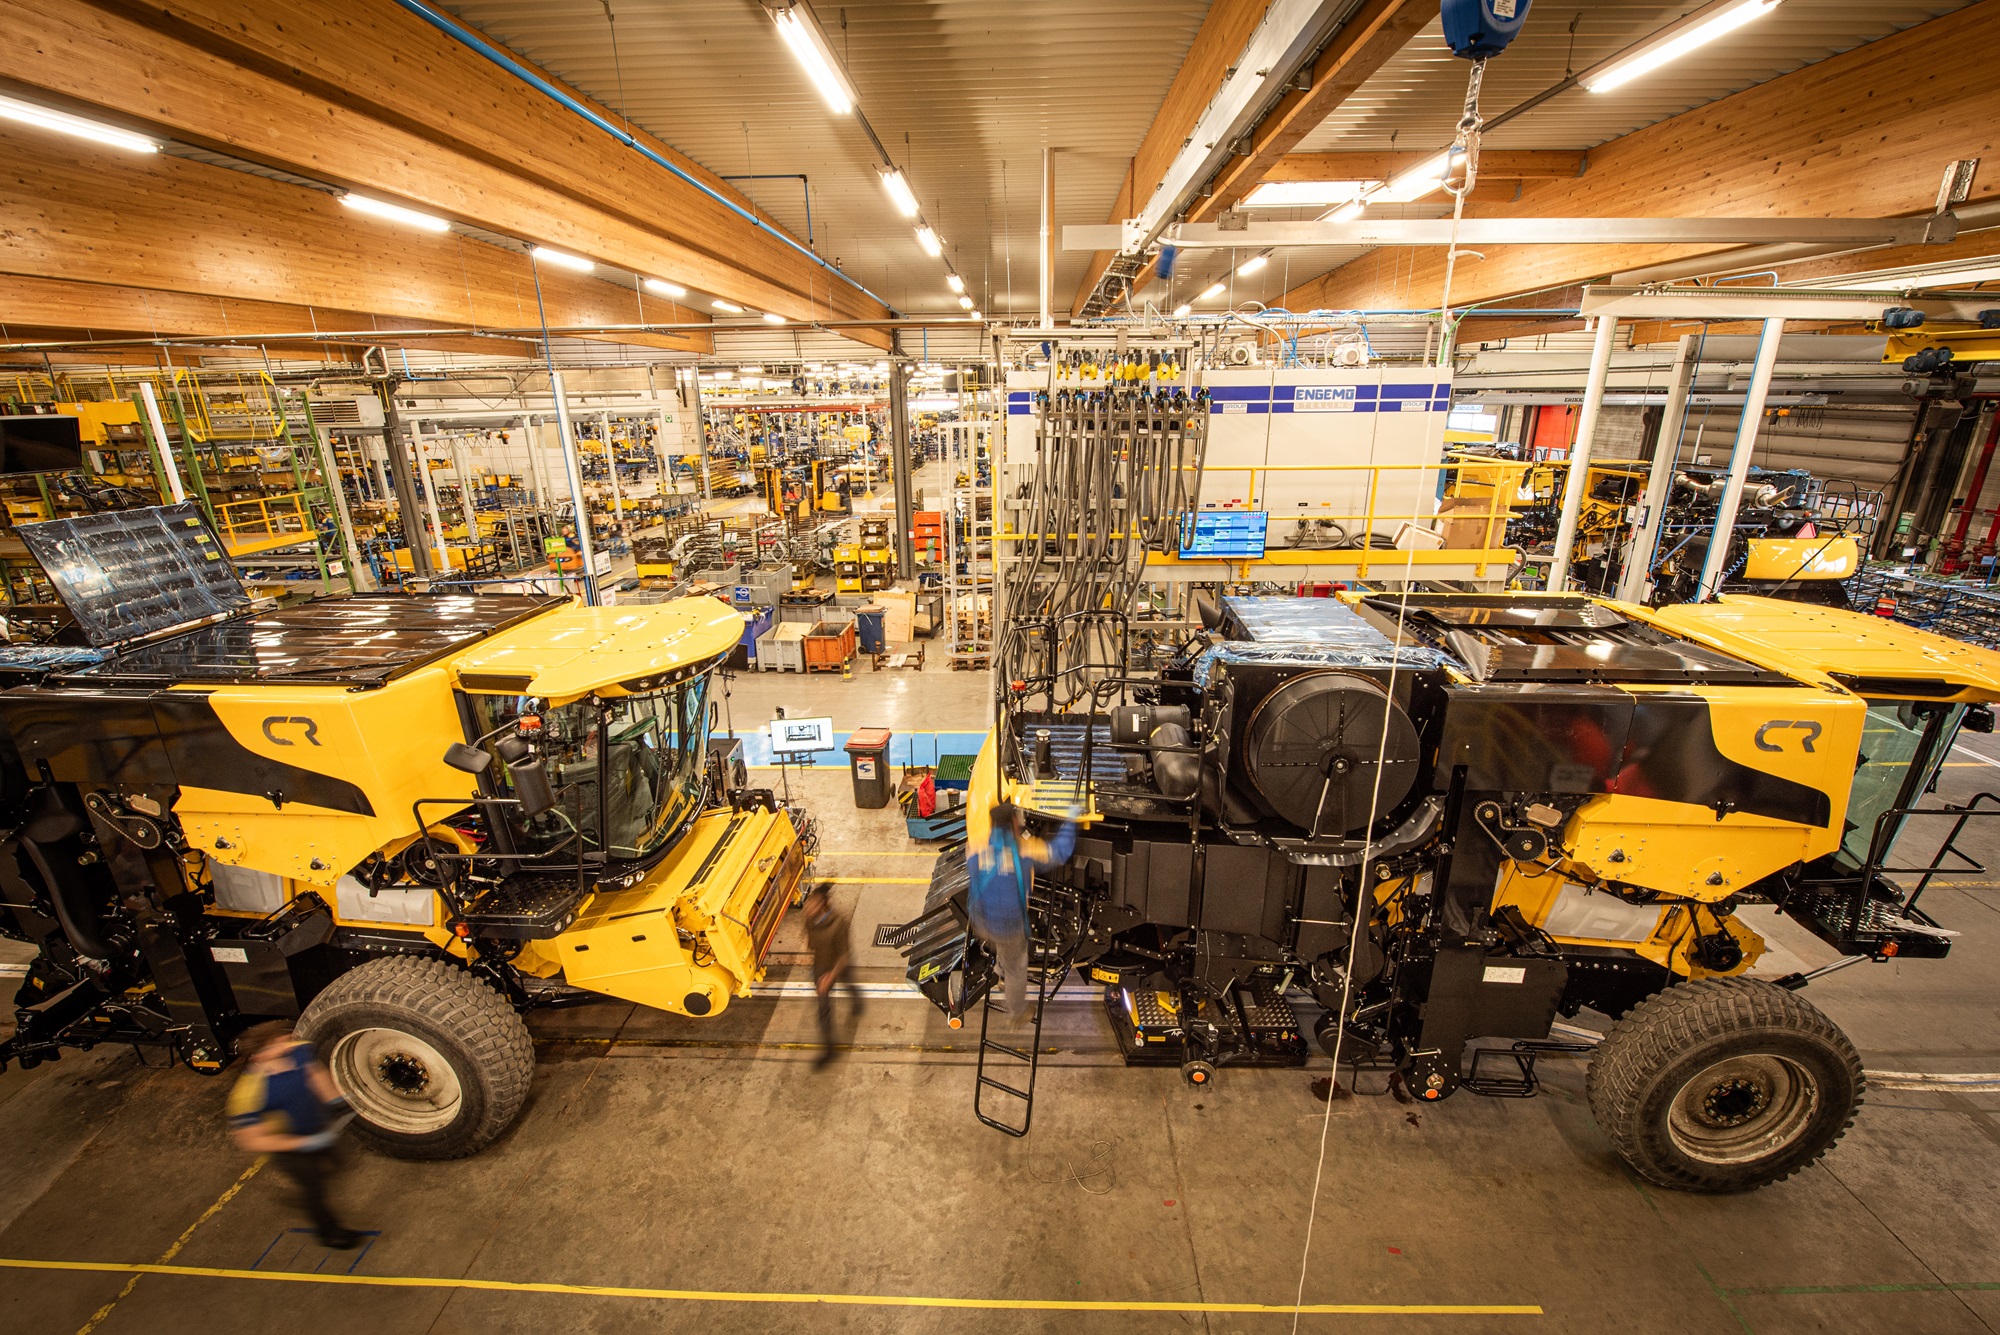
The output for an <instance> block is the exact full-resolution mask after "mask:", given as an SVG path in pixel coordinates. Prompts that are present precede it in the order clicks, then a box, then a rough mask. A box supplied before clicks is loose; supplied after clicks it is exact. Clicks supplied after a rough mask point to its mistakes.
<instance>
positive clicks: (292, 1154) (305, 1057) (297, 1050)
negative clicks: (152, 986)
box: [229, 1020, 361, 1251]
mask: <svg viewBox="0 0 2000 1335" xmlns="http://www.w3.org/2000/svg"><path fill="white" fill-rule="evenodd" d="M237 1051H238V1052H240V1053H241V1054H242V1055H243V1056H244V1057H246V1058H247V1059H248V1063H247V1068H246V1069H245V1070H244V1072H243V1074H242V1076H241V1077H239V1078H238V1079H237V1081H236V1087H235V1088H234V1089H232V1090H231V1091H230V1092H229V1133H230V1136H231V1138H232V1139H234V1140H235V1142H236V1145H237V1148H239V1149H243V1150H248V1151H249V1152H250V1153H252V1154H268V1155H270V1156H271V1160H272V1162H273V1163H275V1164H276V1165H277V1166H278V1168H279V1169H280V1170H281V1171H282V1172H283V1173H284V1174H285V1176H287V1177H289V1178H291V1179H292V1181H294V1182H296V1183H297V1184H298V1187H299V1191H300V1192H301V1193H302V1194H303V1195H304V1197H305V1206H306V1213H307V1215H309V1216H310V1217H311V1219H312V1222H313V1227H314V1228H315V1229H316V1230H318V1232H319V1240H320V1242H322V1243H323V1244H325V1245H326V1246H328V1247H333V1248H336V1249H338V1250H341V1251H345V1250H347V1249H348V1248H350V1247H353V1246H354V1245H355V1244H357V1243H359V1242H360V1241H361V1235H360V1234H359V1233H356V1232H355V1231H354V1230H353V1229H350V1228H347V1227H344V1226H343V1225H342V1224H341V1223H340V1221H339V1220H338V1219H336V1218H334V1214H333V1207H332V1206H331V1205H329V1204H328V1203H327V1178H328V1177H329V1176H330V1175H331V1173H332V1171H333V1142H334V1138H335V1136H336V1135H337V1134H338V1133H339V1130H340V1128H341V1127H342V1126H344V1125H346V1122H347V1120H348V1119H349V1117H350V1116H351V1114H348V1113H347V1102H346V1100H344V1099H342V1098H341V1096H340V1091H339V1090H338V1089H336V1088H334V1084H333V1077H332V1076H330V1075H328V1074H327V1070H326V1067H324V1066H322V1065H320V1063H319V1058H317V1057H315V1056H314V1055H313V1050H312V1047H311V1046H310V1045H309V1044H307V1043H305V1042H304V1041H302V1040H301V1039H299V1038H298V1037H296V1036H295V1035H294V1034H293V1033H292V1027H291V1025H289V1024H287V1023H285V1022H284V1021H282V1020H273V1021H268V1022H266V1023H264V1024H258V1025H252V1026H251V1027H250V1028H249V1029H246V1030H245V1031H244V1032H243V1036H242V1038H240V1039H238V1040H237Z"/></svg>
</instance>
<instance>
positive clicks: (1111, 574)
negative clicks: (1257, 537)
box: [997, 346, 1208, 736]
mask: <svg viewBox="0 0 2000 1335" xmlns="http://www.w3.org/2000/svg"><path fill="white" fill-rule="evenodd" d="M1072 377H1074V378H1072ZM1035 412H1036V414H1037V416H1038V425H1037V430H1036V433H1035V458H1034V468H1033V470H1032V473H1031V474H1030V477H1031V480H1030V481H1029V482H1027V483H1026V484H1025V487H1024V494H1023V495H1022V496H1020V497H1019V498H1018V500H1019V501H1020V505H1019V508H1018V509H1017V511H1016V513H1017V514H1018V515H1019V516H1020V533H1021V537H1020V539H1019V546H1018V548H1017V550H1016V551H1015V552H1014V553H1013V559H1012V560H1011V561H1009V562H1008V563H1007V564H1006V565H1004V566H1003V567H1002V575H1001V580H1002V597H1003V607H1004V616H1005V624H1004V625H1003V626H1002V627H1000V628H999V636H998V649H997V654H998V663H997V666H998V668H999V672H998V676H997V680H998V682H999V683H1000V689H1001V691H1002V692H1003V694H1004V695H1007V696H1009V697H1010V698H1011V703H1012V704H1013V705H1014V706H1015V707H1026V708H1031V709H1038V710H1042V711H1048V712H1053V711H1057V710H1062V709H1066V708H1068V707H1070V706H1072V705H1074V704H1076V703H1077V702H1078V701H1081V700H1087V699H1088V697H1089V696H1090V694H1091V692H1092V690H1093V688H1094V687H1095V686H1096V685H1098V684H1099V683H1101V682H1103V681H1106V680H1108V679H1113V678H1117V677H1120V676H1123V675H1124V673H1125V672H1126V655H1125V649H1126V643H1125V642H1126V638H1127V636H1126V615H1127V612H1128V610H1129V609H1130V608H1131V607H1132V605H1133V599H1134V597H1135V595H1136V594H1137V593H1138V591H1139V587H1140V585H1141V583H1142V582H1143V581H1144V579H1145V573H1146V558H1147V556H1148V554H1149V553H1151V552H1155V551H1172V550H1175V548H1176V546H1177V544H1178V541H1179V536H1180V530H1181V525H1182V523H1183V521H1184V520H1185V518H1186V516H1187V515H1188V513H1189V512H1190V511H1191V510H1193V509H1194V507H1195V504H1196V498H1197V496H1198V494H1199V486H1200V479H1201V468H1202V460H1203V457H1204V454H1205V452H1206V447H1207V441H1208V392H1207V390H1205V389H1203V388H1202V387H1201V386H1199V385H1197V384H1195V383H1193V375H1192V372H1191V371H1190V370H1189V368H1188V367H1187V365H1186V360H1185V357H1184V356H1182V355H1180V354H1179V353H1178V352H1177V351H1176V350H1174V349H1168V348H1161V349H1141V350H1137V351H1120V352H1117V353H1115V354H1113V353H1109V352H1108V350H1107V351H1104V352H1094V351H1090V350H1087V349H1065V348H1062V347H1060V346H1058V347H1057V348H1056V349H1054V350H1053V353H1052V361H1051V387H1050V388H1049V389H1046V390H1043V391H1041V392H1040V393H1038V394H1037V395H1036V396H1035ZM1013 683H1021V684H1022V685H1021V687H1020V688H1019V689H1016V688H1015V687H1014V686H1013ZM1002 735H1003V736H1004V735H1005V730H1003V732H1002Z"/></svg>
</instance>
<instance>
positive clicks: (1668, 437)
mask: <svg viewBox="0 0 2000 1335" xmlns="http://www.w3.org/2000/svg"><path fill="white" fill-rule="evenodd" d="M1694 344H1695V337H1694V335H1693V334H1682V335H1681V344H1680V347H1679V349H1678V350H1676V351H1675V353H1674V374H1673V379H1672V380H1671V381H1670V382H1669V383H1668V385H1667V402H1666V407H1665V410H1664V411H1663V412H1662V413H1661V415H1660V435H1659V438H1658V439H1657V440H1656V441H1654V442H1653V467H1652V471H1651V472H1649V473H1648V474H1647V475H1646V497H1645V499H1644V500H1643V501H1641V502H1640V504H1639V522H1638V523H1637V524H1634V525H1633V526H1632V541H1631V543H1630V545H1628V546H1627V548H1626V550H1625V564H1624V566H1623V568H1622V569H1621V571H1620V573H1619V576H1618V596H1619V597H1620V598H1623V599H1624V600H1625V601H1626V602H1628V603H1637V602H1643V601H1645V597H1646V569H1647V567H1648V566H1650V565H1652V563H1653V552H1654V551H1655V550H1656V549H1657V548H1658V547H1659V544H1660V521H1661V519H1662V517H1663V516H1664V514H1665V512H1666V508H1667V491H1668V488H1670V487H1671V486H1672V485H1673V481H1674V464H1675V462H1676V455H1677V454H1678V452H1679V449H1680V443H1681V427H1682V426H1683V425H1684V424H1685V423H1686V422H1687V406H1688V395H1689V394H1690V393H1692V392H1693V390H1694Z"/></svg>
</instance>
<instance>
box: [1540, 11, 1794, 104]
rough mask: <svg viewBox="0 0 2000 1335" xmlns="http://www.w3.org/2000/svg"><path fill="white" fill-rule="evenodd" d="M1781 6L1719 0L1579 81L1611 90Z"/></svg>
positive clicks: (1598, 89)
mask: <svg viewBox="0 0 2000 1335" xmlns="http://www.w3.org/2000/svg"><path fill="white" fill-rule="evenodd" d="M1777 7H1778V0H1717V3H1715V4H1712V5H1704V6H1703V7H1702V8H1700V9H1697V10H1695V11H1694V13H1692V14H1689V15H1688V16H1687V17H1686V18H1684V19H1682V20H1681V21H1680V22H1678V23H1671V24H1668V25H1667V26H1666V27H1664V28H1662V29H1660V31H1658V32H1656V33H1654V34H1653V35H1652V36H1651V37H1649V38H1647V39H1646V40H1645V41H1644V42H1642V43H1640V45H1639V48H1638V50H1636V51H1633V52H1631V53H1630V54H1629V55H1619V56H1615V57H1613V58H1612V59H1611V60H1610V61H1608V62H1606V63H1605V65H1604V66H1603V67H1602V68H1600V69H1594V70H1585V71H1584V72H1583V74H1582V76H1581V77H1580V78H1578V80H1577V82H1578V83H1581V84H1582V85H1583V86H1584V87H1585V88H1588V89H1589V90H1590V91H1591V92H1593V93H1608V92H1610V91H1611V90H1612V89H1614V88H1622V87H1624V86H1625V85H1626V84H1628V83H1630V82H1632V80H1634V79H1637V78H1641V77H1643V76H1645V75H1648V74H1651V73H1652V72H1653V71H1654V70H1656V69H1658V68H1660V66H1662V65H1665V64H1669V63H1671V62H1672V61H1676V60H1679V59H1680V58H1681V57H1682V56H1684V55H1686V54H1687V53H1688V52H1690V51H1692V50H1694V49H1695V48H1696V47H1700V46H1706V45H1708V44H1709V43H1710V42H1712V41H1714V40H1715V39H1716V38H1718V37H1724V36H1727V35H1728V34H1730V33H1732V32H1735V31H1736V30H1737V29H1738V28H1740V27H1742V26H1743V25H1744V24H1746V23H1748V22H1750V21H1751V20H1752V19H1758V18H1762V17H1763V16H1764V15H1766V14H1768V13H1770V12H1771V11H1772V10H1774V9H1776V8H1777Z"/></svg>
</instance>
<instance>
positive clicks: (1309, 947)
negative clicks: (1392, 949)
mask: <svg viewBox="0 0 2000 1335" xmlns="http://www.w3.org/2000/svg"><path fill="white" fill-rule="evenodd" d="M1301 870H1303V871H1304V873H1305V888H1304V891H1303V893H1302V895H1301V897H1300V900H1299V941H1298V945H1297V946H1296V947H1295V949H1296V950H1297V951H1298V954H1299V958H1301V959H1307V960H1314V959H1318V958H1319V957H1320V956H1321V955H1324V954H1326V953H1327V952H1328V951H1333V950H1339V949H1340V948H1342V947H1343V946H1345V945H1346V944H1347V937H1348V932H1349V930H1350V929H1349V927H1348V926H1347V925H1345V924H1344V923H1343V920H1344V919H1345V918H1346V917H1347V911H1346V908H1345V907H1344V906H1343V905H1342V904H1341V902H1340V872H1339V871H1338V869H1336V868H1333V867H1305V868H1302V869H1301Z"/></svg>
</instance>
